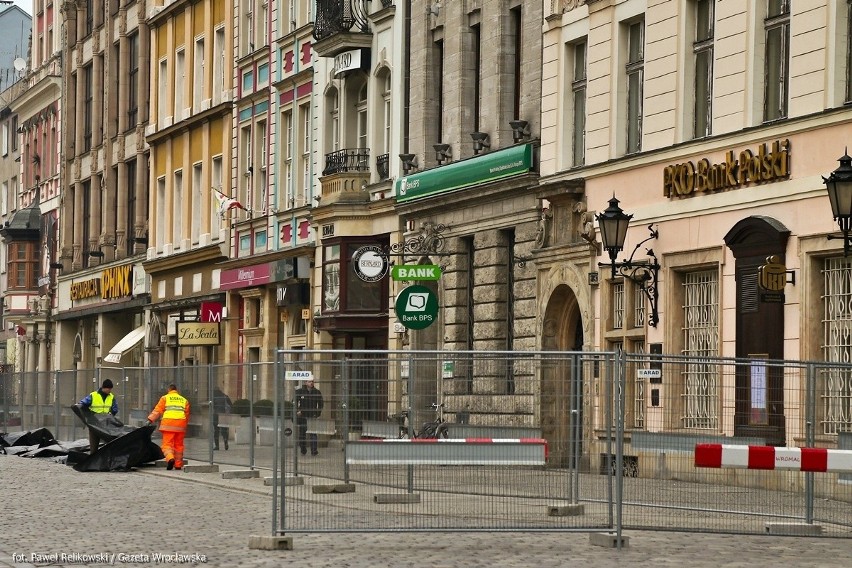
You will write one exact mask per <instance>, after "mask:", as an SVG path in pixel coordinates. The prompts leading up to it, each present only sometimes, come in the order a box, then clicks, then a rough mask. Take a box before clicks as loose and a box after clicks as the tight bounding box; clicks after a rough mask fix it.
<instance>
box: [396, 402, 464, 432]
mask: <svg viewBox="0 0 852 568" xmlns="http://www.w3.org/2000/svg"><path fill="white" fill-rule="evenodd" d="M443 408H444V404H443V403H441V404H437V403H434V402H433V403H432V409H433V410H435V412H436V413H437V416H436V417H435V420H433V421H431V422H426V423H424V424H423V427H422V428H421V429H420V431H419V432H414V436H413V438H415V439H421V440H437V439H438V438H449V437H450V432H449V424H447V422H445V421H444V411H443ZM388 419H389V420H390V419H393V420H395V421H396V423H397V424H398V425H399V438H400V439H405V438H408V437H409V428H408V411H407V410H403V411H402V412H398V413H396V414H392V415H391V416H389V417H388Z"/></svg>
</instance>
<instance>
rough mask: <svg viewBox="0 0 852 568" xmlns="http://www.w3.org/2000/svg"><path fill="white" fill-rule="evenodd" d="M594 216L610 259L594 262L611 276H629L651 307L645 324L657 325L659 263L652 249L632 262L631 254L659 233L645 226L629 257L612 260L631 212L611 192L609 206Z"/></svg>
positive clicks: (631, 216)
mask: <svg viewBox="0 0 852 568" xmlns="http://www.w3.org/2000/svg"><path fill="white" fill-rule="evenodd" d="M595 218H596V219H597V221H598V227H599V228H600V231H601V242H602V243H603V248H604V250H606V252H607V254H608V255H609V260H610V263H609V264H606V263H599V264H598V265H599V266H601V267H605V266H608V267H610V268H612V277H613V279H614V278H615V277H616V276H618V275H619V274H620V275H621V276H624V277H625V278H629V279H630V280H632V281H633V282H635V283H636V284H637V285H638V286H639V289H640V290H642V293H643V294H644V295H645V297H646V298H648V303H649V304H650V307H651V314H650V316H649V317H648V325H650V326H651V327H657V323H658V322H659V321H660V316H659V311H658V309H657V303H658V301H659V292H658V290H657V278H658V276H659V272H660V263H659V262H658V261H657V256H656V255H655V254H654V250H653V249H646V252H647V254H648V256H649V260H637V261H634V260H633V257H634V256H636V251H637V250H639V247H641V246H642V245H643V244H645V243H646V242H648V241H650V240H651V239H656V238H657V237H658V236H659V235H660V233H659V231H656V230H654V228H653V227H654V226H653V225H648V231H650V233H651V234H650V236H648V237H647V238H646V239H645V240H643V241H642V242H640V243H639V244H637V245H636V248H634V249H633V252H632V253H631V254H630V258H628V259H627V260H622V261H621V262H616V258H618V253H619V252H621V251H622V250H623V249H624V241H625V240H626V239H627V227H628V226H629V225H630V220H631V219H632V218H633V215H628V214H627V213H625V212H624V211H623V210H622V209H621V207H619V206H618V199H616V198H615V195H613V196H612V199H610V200H609V207H607V208H606V209H605V210H604V211H603V213H599V214H598V215H596V216H595Z"/></svg>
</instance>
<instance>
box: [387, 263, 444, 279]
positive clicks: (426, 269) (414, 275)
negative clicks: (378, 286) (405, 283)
mask: <svg viewBox="0 0 852 568" xmlns="http://www.w3.org/2000/svg"><path fill="white" fill-rule="evenodd" d="M391 278H393V279H394V280H438V279H440V278H441V267H440V266H436V265H434V264H400V265H399V266H394V267H393V268H391Z"/></svg>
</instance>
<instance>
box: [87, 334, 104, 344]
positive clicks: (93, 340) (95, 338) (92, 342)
mask: <svg viewBox="0 0 852 568" xmlns="http://www.w3.org/2000/svg"><path fill="white" fill-rule="evenodd" d="M89 343H91V344H92V347H100V346H101V344H100V343H98V336H97V335H93V336H91V337H90V338H89Z"/></svg>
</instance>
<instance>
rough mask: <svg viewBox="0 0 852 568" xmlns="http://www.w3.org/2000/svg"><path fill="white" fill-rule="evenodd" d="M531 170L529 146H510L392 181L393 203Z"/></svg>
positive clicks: (531, 159) (531, 161) (530, 145)
mask: <svg viewBox="0 0 852 568" xmlns="http://www.w3.org/2000/svg"><path fill="white" fill-rule="evenodd" d="M532 167H533V150H532V144H521V145H518V146H511V147H509V148H505V149H503V150H499V151H497V152H489V153H487V154H483V155H481V156H477V157H475V158H470V159H468V160H462V161H461V162H453V163H451V164H447V165H446V166H441V167H440V168H433V169H431V170H428V171H425V172H420V173H416V174H413V175H410V176H406V177H403V178H400V179H398V180H397V182H396V200H397V201H398V202H400V201H410V200H412V199H418V198H420V197H426V196H428V195H435V194H438V193H446V192H448V191H453V190H456V189H462V188H464V187H468V186H471V185H477V184H481V183H487V182H490V181H494V180H498V179H503V178H507V177H511V176H516V175H520V174H525V173H527V172H528V171H530V169H532Z"/></svg>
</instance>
